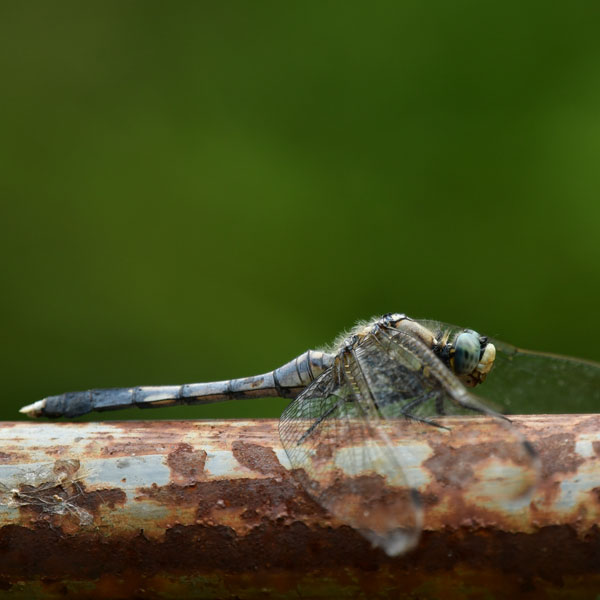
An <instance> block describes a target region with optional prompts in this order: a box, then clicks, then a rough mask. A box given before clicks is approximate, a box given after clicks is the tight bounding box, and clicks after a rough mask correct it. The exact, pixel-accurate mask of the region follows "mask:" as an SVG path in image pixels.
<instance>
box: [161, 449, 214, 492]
mask: <svg viewBox="0 0 600 600" xmlns="http://www.w3.org/2000/svg"><path fill="white" fill-rule="evenodd" d="M205 462H206V450H194V448H193V447H192V446H191V445H190V444H179V445H178V446H177V448H176V449H175V450H173V451H172V452H169V454H168V456H167V465H168V466H169V469H171V479H172V481H173V482H174V483H178V484H181V485H191V484H193V483H195V482H196V481H198V480H199V479H201V478H202V476H203V475H204V464H205Z"/></svg>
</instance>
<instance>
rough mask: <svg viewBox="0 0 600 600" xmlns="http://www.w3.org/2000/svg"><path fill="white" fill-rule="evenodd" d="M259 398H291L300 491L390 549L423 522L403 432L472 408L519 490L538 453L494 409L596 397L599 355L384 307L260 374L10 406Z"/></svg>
mask: <svg viewBox="0 0 600 600" xmlns="http://www.w3.org/2000/svg"><path fill="white" fill-rule="evenodd" d="M484 382H485V385H482V384H484ZM475 389H477V390H479V389H485V393H484V394H483V395H480V394H475V392H474V391H473V390H475ZM266 396H274V397H282V398H291V399H292V401H291V402H290V404H289V405H288V406H287V408H286V409H285V410H284V412H283V414H282V415H281V418H280V422H279V433H280V438H281V442H282V445H283V447H284V449H285V451H286V453H287V456H288V458H289V461H290V463H291V466H292V472H293V474H294V476H295V477H296V478H297V480H298V481H300V483H301V484H302V486H303V487H304V489H305V490H306V491H307V492H308V494H309V495H311V496H312V497H313V498H314V499H315V500H317V502H318V503H319V504H321V505H322V506H323V507H324V508H326V509H327V510H328V511H329V512H330V514H332V515H333V516H334V517H336V518H337V519H338V520H340V521H341V522H342V523H345V524H347V525H350V526H352V527H354V528H355V529H357V530H358V531H359V532H360V533H361V534H362V535H363V536H364V537H365V538H367V539H368V540H369V541H370V542H371V543H372V545H373V546H376V547H379V548H381V549H382V550H384V551H385V552H386V553H387V554H388V555H390V556H397V555H400V554H402V553H404V552H406V551H408V550H410V549H412V548H413V547H414V546H415V545H416V544H417V543H418V540H419V537H420V534H421V530H422V526H423V507H422V502H421V499H420V496H419V494H418V492H417V491H416V487H417V484H416V483H415V482H414V481H411V477H410V475H409V471H410V468H409V467H410V464H409V463H410V461H411V460H413V459H414V457H413V458H411V456H410V440H411V439H413V438H414V436H417V435H427V436H431V435H433V433H432V432H435V433H436V435H444V434H448V435H451V432H452V429H453V426H454V424H455V423H457V422H462V421H457V419H459V420H460V419H462V420H463V421H464V419H465V418H466V417H470V416H478V417H479V420H478V421H477V423H479V424H480V423H481V419H482V418H483V420H484V421H486V422H487V427H488V428H490V427H492V430H493V432H495V435H497V437H498V440H499V445H498V448H500V447H501V448H502V450H501V451H499V450H497V449H495V448H488V449H487V452H488V453H489V455H490V456H489V457H488V458H492V459H493V458H495V459H497V461H500V463H501V464H499V467H498V468H497V469H496V471H495V472H494V473H495V479H496V489H498V490H503V491H504V493H506V500H508V501H513V500H515V499H519V498H521V499H522V498H526V497H527V496H528V494H530V493H531V491H532V490H533V489H534V487H535V485H536V483H537V479H538V473H539V460H538V457H537V454H536V452H535V449H534V448H533V447H532V445H531V444H530V443H529V442H528V441H527V439H526V438H525V436H524V435H523V434H522V433H521V432H520V431H518V429H517V428H516V427H515V426H513V424H512V422H511V421H510V418H509V417H507V416H506V414H503V413H515V412H525V413H526V412H531V410H528V407H531V406H539V403H540V401H542V402H548V403H552V402H553V401H556V402H557V403H558V404H559V405H560V406H568V405H569V403H571V412H574V411H576V410H577V402H580V401H581V399H582V398H586V400H587V401H590V399H591V400H592V401H594V400H595V401H600V364H598V363H594V362H591V361H585V360H580V359H575V358H570V357H563V356H559V355H553V354H548V353H539V352H531V351H528V350H523V349H520V348H517V347H516V346H513V345H510V344H507V343H504V342H502V341H499V340H496V339H492V338H489V337H487V336H483V335H480V334H479V333H478V332H476V331H474V330H472V329H465V328H461V327H457V326H453V325H448V324H445V323H441V322H438V321H432V320H418V319H412V318H410V317H408V316H406V315H404V314H400V313H389V314H386V315H384V316H382V317H378V318H375V319H372V320H370V321H367V322H360V323H359V324H358V325H356V326H355V327H354V328H353V329H352V330H351V331H350V332H348V333H346V334H343V335H342V336H340V337H339V338H338V340H336V342H335V343H334V344H333V346H332V347H331V348H329V349H325V350H308V351H306V352H304V353H303V354H301V355H299V356H297V357H296V358H294V359H292V360H291V361H289V362H287V363H286V364H284V365H282V366H281V367H279V368H277V369H275V370H273V371H271V372H268V373H265V374H262V375H256V376H251V377H245V378H241V379H230V380H226V381H218V382H209V383H191V384H184V385H171V386H140V387H130V388H112V389H93V390H87V391H83V392H68V393H65V394H60V395H57V396H50V397H47V398H44V399H43V400H39V401H37V402H34V403H33V404H30V405H28V406H25V407H23V408H22V409H21V412H22V413H24V414H26V415H28V416H30V417H68V418H71V417H76V416H79V415H82V414H86V413H88V412H91V411H107V410H115V409H123V408H130V407H133V406H137V407H140V408H150V407H161V406H173V405H178V404H204V403H210V402H219V401H223V400H229V399H237V398H257V397H266ZM540 399H541V400H540ZM474 426H475V425H474ZM461 431H463V430H462V429H461ZM494 453H496V454H498V456H494ZM500 455H501V456H500ZM484 458H485V457H484ZM507 465H508V467H507ZM465 472H469V469H465V468H464V465H448V466H447V468H446V471H445V473H444V477H445V478H446V480H448V481H452V482H454V483H455V484H457V485H459V486H460V485H461V484H463V483H464V484H465V485H466V482H465V477H466V476H465V474H464V473H465ZM503 478H505V479H506V481H504V480H503ZM498 483H500V485H498Z"/></svg>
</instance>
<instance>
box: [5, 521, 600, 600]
mask: <svg viewBox="0 0 600 600" xmlns="http://www.w3.org/2000/svg"><path fill="white" fill-rule="evenodd" d="M599 548H600V536H599V534H598V530H597V529H596V530H595V531H593V532H592V533H591V534H590V536H588V537H586V538H585V539H581V538H579V537H578V536H577V535H576V534H575V532H574V531H573V530H572V529H571V528H570V527H568V526H558V527H546V528H543V529H541V530H540V531H538V532H536V533H534V534H529V535H527V534H510V533H505V532H498V531H495V530H494V529H491V528H488V529H483V528H482V529H476V530H473V529H468V528H463V529H460V530H457V531H451V532H448V531H437V532H425V533H424V535H423V539H422V541H421V543H420V545H419V547H418V548H417V549H416V550H415V551H414V552H413V553H411V554H409V555H407V556H403V557H400V558H398V559H391V558H389V557H387V556H386V555H385V554H384V553H383V552H381V551H379V550H375V549H373V548H371V547H370V545H369V543H368V542H366V541H365V540H364V539H363V538H362V537H361V536H360V535H359V534H358V533H357V532H355V531H354V530H352V529H350V528H349V527H339V528H331V527H327V528H323V527H319V526H314V527H308V526H306V525H305V524H303V523H299V522H294V523H291V524H289V525H287V524H283V523H281V522H263V523H261V524H260V525H259V526H257V527H255V528H254V529H253V530H252V531H251V532H250V533H249V534H248V535H245V536H238V535H236V534H235V532H234V531H233V530H231V529H230V528H229V527H224V526H205V525H198V524H197V525H189V526H182V525H176V526H173V527H171V528H169V529H168V530H167V531H166V532H165V535H164V537H163V538H161V539H160V540H159V541H151V540H148V539H147V538H146V537H145V536H144V535H143V534H137V535H136V534H134V535H128V536H113V537H110V538H106V537H105V536H101V535H100V534H95V533H94V534H81V535H76V536H65V535H64V534H62V533H61V532H60V531H57V530H55V529H52V528H51V527H49V526H40V527H38V528H36V529H35V530H30V529H28V528H25V527H21V526H16V525H9V526H6V527H4V528H2V529H0V556H1V557H2V579H3V585H4V586H5V587H8V586H10V585H11V584H12V582H15V583H16V582H22V581H24V580H26V581H31V580H34V579H35V578H44V580H45V581H47V582H52V581H63V580H69V579H71V580H78V581H84V580H90V582H98V581H100V580H103V581H106V578H116V579H115V583H116V582H117V581H118V580H120V579H123V580H124V581H128V582H131V581H135V582H138V585H141V583H140V582H142V581H143V578H145V577H153V576H156V575H158V574H161V575H162V576H163V577H165V578H169V577H171V578H172V577H177V578H182V579H181V581H180V585H183V582H184V581H185V580H186V578H187V577H196V578H197V577H199V576H200V577H201V576H203V575H204V576H206V575H208V576H218V577H219V580H220V581H222V582H223V583H224V585H225V586H226V588H227V589H229V588H228V587H227V582H231V581H233V580H235V578H236V577H238V576H239V575H240V574H243V575H244V577H245V579H244V581H245V584H246V585H249V586H251V587H254V586H256V587H257V589H258V588H262V589H263V590H264V591H267V590H273V589H277V590H278V591H279V592H280V593H283V592H286V591H289V592H290V595H295V596H297V595H298V593H297V589H295V586H296V582H297V578H298V577H301V576H305V575H306V574H307V573H312V574H313V576H314V577H316V578H323V577H327V578H328V579H327V581H328V586H335V587H334V589H336V590H337V589H339V590H345V589H347V586H348V585H350V583H352V584H353V585H356V584H358V585H359V586H360V588H361V589H362V591H363V593H362V594H357V595H360V596H361V597H363V596H364V595H365V592H366V591H367V590H371V592H373V594H371V595H377V596H378V597H379V596H381V597H399V595H400V594H402V595H406V594H410V595H411V597H412V595H414V597H419V598H431V597H465V595H464V594H465V590H471V591H472V590H473V589H475V590H480V592H479V593H475V595H473V594H467V595H469V597H487V595H489V593H490V591H498V590H506V589H509V590H512V591H513V597H526V598H532V599H533V598H537V597H546V596H545V594H544V591H546V590H555V591H556V592H562V593H563V595H564V592H565V590H569V584H570V582H572V581H573V579H576V580H578V581H579V583H578V586H582V582H586V581H587V582H588V584H589V585H590V589H593V582H594V581H596V579H594V578H597V572H598V564H599V560H600V552H599ZM182 549H185V551H182ZM465 573H469V574H470V575H469V578H468V581H469V582H470V585H476V586H477V587H475V588H471V587H469V586H468V585H467V581H466V580H465ZM472 573H478V574H479V577H476V578H473V575H472ZM436 581H437V582H438V583H437V584H438V585H441V586H443V585H445V586H448V585H449V584H454V585H457V586H459V587H460V590H461V594H460V595H457V596H453V595H452V594H451V593H450V594H448V595H447V594H442V595H439V594H438V593H437V592H439V591H440V590H441V589H443V587H440V588H434V589H433V591H432V588H431V586H432V585H434V584H435V582H436ZM484 584H485V585H484ZM192 585H193V584H192ZM465 585H467V587H465ZM421 586H425V587H421ZM481 586H484V587H481ZM505 586H508V587H505ZM145 587H146V589H148V590H152V589H153V588H152V585H151V584H150V582H148V583H147V584H146V586H145ZM583 587H585V584H584V583H583ZM111 589H112V588H111ZM181 589H182V588H180V592H181ZM384 589H385V590H387V591H388V592H389V593H388V594H386V595H382V590H384ZM579 589H583V588H581V587H579ZM428 590H429V593H428ZM104 591H105V592H106V591H107V590H106V589H105V590H104ZM196 591H198V590H197V589H196ZM294 591H295V592H296V593H295V594H294ZM588 591H589V590H588ZM376 592H379V593H376ZM179 595H180V597H181V593H180V594H179ZM329 595H331V587H330V593H329ZM368 596H369V594H367V597H368ZM144 597H146V596H145V595H144ZM498 597H508V596H506V595H504V594H502V593H500V592H499V594H498ZM569 597H581V598H584V597H589V595H587V596H586V595H585V594H581V595H579V596H573V595H569Z"/></svg>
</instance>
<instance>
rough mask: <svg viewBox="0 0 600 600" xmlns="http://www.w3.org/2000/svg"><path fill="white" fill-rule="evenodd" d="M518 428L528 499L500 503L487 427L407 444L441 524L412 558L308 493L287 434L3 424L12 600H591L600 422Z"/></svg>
mask: <svg viewBox="0 0 600 600" xmlns="http://www.w3.org/2000/svg"><path fill="white" fill-rule="evenodd" d="M514 422H515V425H516V426H517V427H518V428H519V429H520V430H521V431H523V433H524V434H525V435H526V437H527V438H528V439H529V440H530V441H531V442H532V444H533V445H534V446H535V448H536V449H537V451H538V453H539V455H540V458H541V465H542V468H541V471H542V478H541V481H540V483H539V485H538V488H537V490H536V492H535V494H534V495H533V497H531V498H530V499H529V500H528V501H527V502H517V501H512V502H504V503H502V502H495V501H494V498H495V489H494V480H493V477H491V476H490V465H489V464H488V463H486V461H485V460H481V456H482V455H486V452H485V449H486V448H487V449H489V448H490V446H491V445H494V444H495V445H498V444H501V443H502V442H501V440H498V439H497V437H496V433H497V432H496V431H495V430H494V435H492V429H493V428H492V429H489V428H488V427H487V426H486V424H485V421H484V420H483V419H481V420H480V422H478V419H477V418H469V419H466V420H464V422H463V421H455V422H454V424H453V428H452V434H451V435H450V437H449V436H448V433H447V432H444V431H437V430H435V429H434V428H429V431H428V433H427V434H426V435H425V434H424V435H421V436H417V437H413V438H410V439H408V438H403V437H402V431H400V432H399V435H398V436H397V437H396V439H395V440H394V441H395V442H397V443H398V445H399V446H401V447H402V451H403V456H404V457H405V462H404V464H405V465H406V470H407V476H408V477H409V479H410V480H411V481H414V482H416V483H417V484H418V485H419V489H420V492H421V494H422V496H423V498H424V500H425V522H424V532H423V536H422V539H421V542H420V544H419V546H418V547H417V548H416V550H414V551H413V552H411V553H410V554H408V555H405V556H401V557H398V558H394V559H392V558H389V557H387V556H386V555H385V554H384V553H383V552H381V551H380V550H374V549H372V548H370V546H369V544H368V542H366V541H365V540H364V539H363V538H362V537H361V536H360V535H359V534H358V533H357V532H355V531H354V530H352V529H351V528H349V527H347V526H345V525H343V524H341V523H339V522H336V521H335V520H333V519H332V518H330V517H329V516H328V515H327V514H326V512H325V511H324V510H323V509H322V508H321V507H320V506H318V505H317V504H316V503H315V502H313V501H312V500H311V499H310V498H309V497H308V496H307V495H306V493H305V492H304V491H303V489H302V488H301V487H300V486H299V484H298V483H297V482H296V480H295V479H294V478H293V477H292V476H291V473H290V472H289V471H288V469H287V466H286V465H287V460H286V457H285V453H284V451H283V450H282V448H281V447H280V445H279V438H278V434H277V422H276V421H263V420H257V421H248V422H239V421H201V422H198V421H180V422H166V421H151V422H131V421H130V422H104V423H58V424H57V423H43V424H40V423H3V424H0V596H1V595H3V594H5V595H6V596H9V597H11V598H59V597H60V598H69V597H77V598H107V597H112V598H131V597H135V598H185V597H192V598H287V597H302V598H325V597H327V598H329V597H335V598H388V597H392V598H398V597H403V596H406V597H411V598H440V597H443V598H453V597H456V598H480V597H483V596H485V597H499V598H504V597H508V596H509V595H512V596H515V595H517V596H519V597H524V598H538V597H547V596H552V597H556V598H562V597H564V598H589V597H590V595H591V594H592V592H595V591H597V590H600V531H599V528H598V523H600V415H562V416H561V415H554V416H527V417H516V418H514ZM474 428H475V429H474ZM473 431H476V437H475V438H473ZM467 432H469V433H468V435H467ZM487 454H489V452H487ZM457 464H458V465H463V466H464V469H465V470H467V471H468V473H467V475H468V476H465V477H464V478H463V480H462V485H460V486H458V485H455V484H454V483H453V482H452V480H451V479H447V478H445V477H444V474H445V473H446V470H447V469H448V468H449V466H450V465H452V466H453V468H456V465H457ZM471 471H472V472H471ZM465 482H466V483H465ZM486 490H487V492H486Z"/></svg>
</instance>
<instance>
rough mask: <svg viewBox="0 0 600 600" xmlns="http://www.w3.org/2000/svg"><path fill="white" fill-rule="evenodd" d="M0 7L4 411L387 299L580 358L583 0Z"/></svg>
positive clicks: (208, 411) (289, 345)
mask: <svg viewBox="0 0 600 600" xmlns="http://www.w3.org/2000/svg"><path fill="white" fill-rule="evenodd" d="M0 11H1V13H2V14H1V15H0V73H1V74H2V94H1V95H0V127H1V130H2V144H1V145H0V175H1V177H0V182H1V183H0V185H1V186H2V217H1V218H2V221H1V222H2V224H3V228H2V236H1V238H2V256H3V258H4V262H5V265H4V266H3V269H2V271H3V286H2V295H1V299H0V303H1V306H0V308H1V309H2V314H3V315H4V320H3V327H2V330H3V341H4V343H3V346H2V350H1V352H2V356H1V361H0V363H1V364H2V367H3V368H2V385H3V388H4V389H3V399H2V414H1V416H2V417H3V418H6V419H13V418H16V417H17V414H18V413H17V412H16V410H17V408H18V407H19V406H21V405H23V404H26V403H30V402H32V401H34V400H37V399H39V398H41V397H44V396H47V395H50V394H53V393H60V392H63V391H67V390H75V389H87V388H90V387H110V386H125V385H137V384H167V383H183V382H191V381H205V380H215V379H225V378H229V377H236V376H244V375H250V374H254V373H259V372H263V371H267V370H270V369H271V368H273V367H276V366H278V365H279V364H282V363H283V362H285V361H287V360H288V359H290V358H291V357H293V356H295V355H296V354H298V353H300V352H302V351H304V350H305V349H306V348H308V347H318V346H322V345H324V344H326V343H327V342H329V341H330V340H331V339H332V338H333V337H335V336H336V334H337V333H338V332H339V331H340V330H341V329H344V328H347V327H350V326H351V325H352V324H353V322H354V321H355V320H357V319H359V318H367V317H370V316H371V315H376V314H380V313H385V312H389V311H399V312H406V313H407V314H409V315H413V316H415V317H430V318H435V319H440V320H443V321H447V322H455V323H458V324H461V325H466V326H470V327H473V328H475V329H477V330H478V331H481V332H482V333H488V334H490V335H494V336H497V337H499V338H502V339H506V340H507V341H510V342H512V343H515V344H518V345H522V346H526V347H530V348H533V349H539V350H549V351H554V352H560V353H563V354H572V355H578V356H582V357H587V358H591V359H595V360H600V350H598V344H597V337H598V333H599V327H598V318H597V316H596V315H597V306H598V288H599V274H600V267H599V265H600V245H599V244H598V234H599V225H598V224H599V223H600V202H598V198H599V192H600V169H598V166H597V160H598V156H599V155H600V79H599V78H598V76H597V75H598V69H599V68H600V36H598V32H597V18H596V13H597V4H596V3H594V2H578V3H575V4H573V5H567V4H557V5H549V4H547V3H541V2H540V3H537V2H526V3H522V2H508V3H507V2H503V3H502V4H501V5H493V4H481V3H477V2H468V1H463V2H452V3H449V2H442V1H438V2H429V3H421V2H374V3H363V2H310V1H309V2H281V3H280V2H259V3H254V2H253V3H249V2H224V3H220V2H217V3H209V2H178V3H174V4H165V3H158V2H143V3H142V2H127V3H123V2H98V3H77V2H67V1H65V2H61V3H48V2H38V3H31V2H28V3H12V4H9V3H5V4H4V5H3V6H2V9H0ZM283 406H285V402H283V403H282V402H280V401H263V402H260V403H258V404H257V405H256V407H250V406H249V405H248V404H247V403H245V404H244V403H241V402H238V403H232V404H228V405H223V406H207V407H197V408H182V409H172V410H169V411H164V412H163V411H157V412H154V411H147V412H143V413H140V412H139V411H137V412H136V411H129V412H128V413H126V414H125V415H123V414H121V413H111V414H110V415H106V416H107V417H108V416H110V417H111V418H121V417H122V416H127V417H132V418H133V417H135V418H149V417H155V418H156V417H164V416H167V417H186V416H190V417H209V416H225V415H229V416H276V415H277V414H278V413H279V412H280V411H281V409H282V407H283ZM596 409H597V407H589V410H596ZM94 418H97V416H96V417H94Z"/></svg>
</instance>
